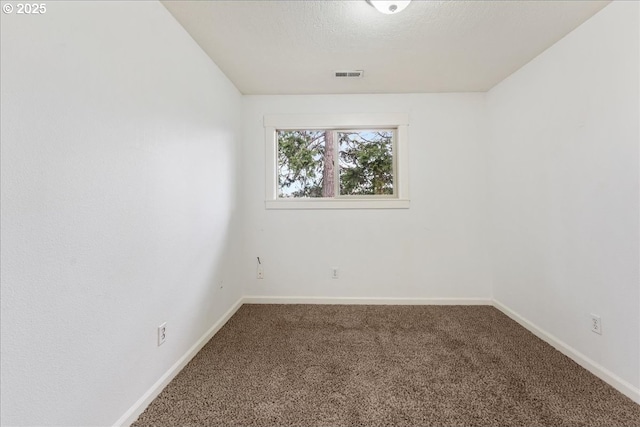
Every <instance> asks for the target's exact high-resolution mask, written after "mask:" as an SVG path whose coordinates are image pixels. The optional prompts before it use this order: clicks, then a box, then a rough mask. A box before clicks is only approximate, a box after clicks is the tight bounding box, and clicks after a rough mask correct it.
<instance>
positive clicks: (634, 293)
mask: <svg viewBox="0 0 640 427" xmlns="http://www.w3.org/2000/svg"><path fill="white" fill-rule="evenodd" d="M638 16H639V13H638V3H637V2H614V3H612V4H611V5H609V6H607V7H606V8H605V9H604V10H603V11H601V12H600V13H598V14H596V15H595V16H594V17H593V18H591V19H590V20H589V21H587V22H586V23H585V24H583V25H582V26H580V27H579V28H577V29H576V30H575V31H573V32H572V33H570V34H569V35H568V36H566V37H565V38H564V39H562V40H561V41H560V42H558V43H557V44H556V45H554V46H553V47H551V48H550V49H549V50H547V51H545V52H544V53H542V54H541V55H540V56H539V57H537V58H536V59H534V60H533V61H532V62H531V63H529V64H528V65H526V66H525V67H524V68H522V69H521V70H519V71H518V72H516V73H515V74H514V75H512V76H511V77H509V78H508V79H507V80H505V81H504V82H502V83H500V84H499V85H498V86H496V87H495V88H494V89H492V90H491V91H490V92H489V94H488V95H487V102H488V108H489V112H490V117H491V131H492V135H491V138H490V141H491V147H490V154H489V160H490V163H489V170H490V171H491V174H490V183H489V188H490V189H491V203H490V205H491V215H492V220H493V221H492V222H493V232H492V235H493V236H494V248H493V249H494V251H493V259H494V285H493V295H494V297H495V299H496V300H498V301H500V302H501V303H503V304H505V305H506V306H507V307H509V308H511V309H512V310H514V311H516V312H517V313H519V314H520V315H521V316H523V317H524V318H526V319H528V320H529V321H531V322H533V323H534V324H536V325H537V326H538V327H540V328H542V329H543V330H545V331H547V332H548V333H550V334H552V335H554V336H555V337H557V338H559V339H560V340H562V341H564V342H565V343H566V344H568V345H569V346H571V347H573V348H574V349H575V350H577V351H578V352H581V353H582V354H583V355H585V356H587V357H588V358H590V359H592V360H593V361H595V362H596V363H598V364H600V365H602V366H603V367H604V368H605V369H608V370H609V371H611V372H612V373H613V374H614V375H616V376H618V377H620V378H621V379H622V380H623V381H626V382H628V383H630V384H631V385H632V386H634V387H636V390H637V387H638V386H639V385H640V372H639V370H640V350H639V347H640V343H639V337H640V295H639V286H640V276H639V256H640V254H639V249H638V248H639V227H638V220H639V217H640V212H639V204H638V197H639V185H638V184H639V180H638V176H639V169H638V155H639V151H638V147H639V120H640V119H639V117H640V111H639V107H638V99H639V97H638V87H639V85H638V80H639V76H640V69H639V66H638V64H639V58H638V50H639V30H638ZM590 313H595V314H598V315H600V316H601V317H602V325H603V334H602V336H600V335H597V334H594V333H592V332H591V331H590V318H589V314H590Z"/></svg>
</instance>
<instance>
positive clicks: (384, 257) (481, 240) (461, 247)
mask: <svg viewBox="0 0 640 427" xmlns="http://www.w3.org/2000/svg"><path fill="white" fill-rule="evenodd" d="M484 105H485V104H484V95H483V94H431V95H336V96H331V95H329V96H322V95H321V96H318V95H314V96H245V97H244V98H243V130H244V137H243V138H244V144H243V161H244V171H245V180H244V191H243V196H244V199H243V206H244V207H245V209H244V218H243V223H244V224H245V227H244V228H245V237H244V241H245V248H244V256H243V260H242V265H243V268H242V272H243V275H242V276H241V279H242V280H241V281H242V282H243V283H245V293H246V294H247V295H260V296H278V297H290V296H293V297H386V298H389V297H390V298H437V297H441V298H478V297H479V298H489V297H490V287H491V282H490V268H489V261H488V248H487V246H486V235H485V231H486V226H487V221H486V205H485V203H486V169H485V164H486V162H485V157H484V155H485V151H484V150H485V147H484V146H483V144H484V133H483V132H484V130H485V128H484V126H485V116H484ZM336 112H342V113H354V112H356V113H368V112H383V113H384V112H406V113H409V114H410V125H409V152H410V198H411V208H410V209H408V210H265V206H264V201H265V176H264V170H265V158H264V156H265V136H264V128H263V116H264V115H265V114H303V113H306V114H329V113H336ZM257 256H260V257H261V259H262V261H263V265H264V269H265V279H264V280H257V279H256V273H255V272H256V257H257ZM334 266H335V267H338V268H339V270H340V278H339V279H337V280H335V279H331V271H330V269H331V267H334Z"/></svg>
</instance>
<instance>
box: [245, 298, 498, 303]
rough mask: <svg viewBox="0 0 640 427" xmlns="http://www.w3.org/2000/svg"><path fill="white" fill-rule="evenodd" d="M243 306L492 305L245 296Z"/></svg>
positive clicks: (429, 300) (458, 300) (443, 300)
mask: <svg viewBox="0 0 640 427" xmlns="http://www.w3.org/2000/svg"><path fill="white" fill-rule="evenodd" d="M243 302H244V303H245V304H338V305H347V304H348V305H492V300H491V299H490V298H363V297H271V296H246V297H244V300H243Z"/></svg>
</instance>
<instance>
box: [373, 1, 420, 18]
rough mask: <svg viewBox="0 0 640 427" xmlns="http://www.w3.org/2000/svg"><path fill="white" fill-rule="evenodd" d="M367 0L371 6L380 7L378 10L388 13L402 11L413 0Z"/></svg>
mask: <svg viewBox="0 0 640 427" xmlns="http://www.w3.org/2000/svg"><path fill="white" fill-rule="evenodd" d="M367 1H368V2H369V4H370V5H371V6H373V7H375V8H376V9H378V11H380V12H382V13H384V14H387V15H394V14H396V13H398V12H402V11H403V10H404V9H405V8H406V7H407V6H409V3H411V0H367Z"/></svg>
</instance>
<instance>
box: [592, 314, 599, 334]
mask: <svg viewBox="0 0 640 427" xmlns="http://www.w3.org/2000/svg"><path fill="white" fill-rule="evenodd" d="M591 332H595V333H596V334H598V335H602V319H600V316H598V315H596V314H593V313H591Z"/></svg>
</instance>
